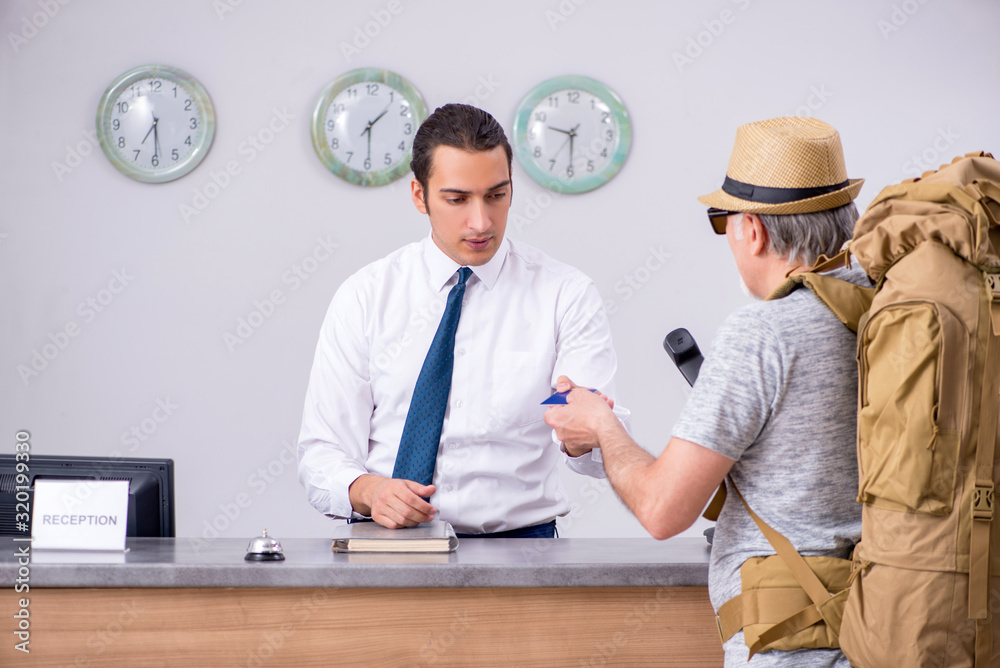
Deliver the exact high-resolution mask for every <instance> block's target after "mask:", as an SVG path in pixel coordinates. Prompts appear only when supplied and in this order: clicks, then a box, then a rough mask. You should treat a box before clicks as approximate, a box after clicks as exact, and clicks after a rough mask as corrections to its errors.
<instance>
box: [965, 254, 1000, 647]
mask: <svg viewBox="0 0 1000 668" xmlns="http://www.w3.org/2000/svg"><path fill="white" fill-rule="evenodd" d="M987 290H988V291H989V294H990V296H991V297H992V299H991V300H990V304H989V307H988V308H989V312H990V313H989V315H990V318H989V320H988V322H987V327H986V337H987V348H986V370H985V373H984V376H983V392H982V398H981V400H980V401H981V402H982V403H981V406H980V414H979V415H980V422H979V443H978V444H977V445H976V488H975V490H974V491H973V497H972V538H971V541H970V545H969V558H970V562H969V618H970V619H974V620H976V664H975V665H976V666H987V665H989V662H990V657H991V654H992V634H991V630H990V623H989V622H990V620H989V602H988V600H987V597H988V592H989V579H990V578H989V576H990V525H991V524H992V523H993V518H994V508H995V495H994V489H993V461H994V456H995V454H996V450H995V446H996V442H997V420H998V416H997V408H998V404H1000V389H998V382H1000V275H998V274H989V275H987ZM994 614H996V613H994Z"/></svg>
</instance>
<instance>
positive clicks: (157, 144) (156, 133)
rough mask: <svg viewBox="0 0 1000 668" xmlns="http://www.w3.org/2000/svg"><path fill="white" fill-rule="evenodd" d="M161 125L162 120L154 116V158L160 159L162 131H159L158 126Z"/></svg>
mask: <svg viewBox="0 0 1000 668" xmlns="http://www.w3.org/2000/svg"><path fill="white" fill-rule="evenodd" d="M159 123H160V119H159V118H157V117H156V116H153V157H154V158H156V157H159V155H160V131H159V130H157V126H158V125H159Z"/></svg>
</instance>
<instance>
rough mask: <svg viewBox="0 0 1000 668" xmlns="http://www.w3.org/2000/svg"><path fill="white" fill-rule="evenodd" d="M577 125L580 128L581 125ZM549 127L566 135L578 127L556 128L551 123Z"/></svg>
mask: <svg viewBox="0 0 1000 668" xmlns="http://www.w3.org/2000/svg"><path fill="white" fill-rule="evenodd" d="M576 127H577V128H578V127H580V126H579V125H577V126H576ZM548 128H549V130H555V131H556V132H561V133H563V134H564V135H568V134H573V130H576V128H573V130H563V129H562V128H554V127H552V126H551V125H549V126H548Z"/></svg>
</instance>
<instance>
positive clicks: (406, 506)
mask: <svg viewBox="0 0 1000 668" xmlns="http://www.w3.org/2000/svg"><path fill="white" fill-rule="evenodd" d="M435 490H436V488H435V487H434V485H421V484H420V483H418V482H414V481H412V480H401V479H399V478H385V477H383V476H379V475H372V474H366V475H363V476H360V477H359V478H358V479H357V480H355V481H354V482H353V483H351V487H350V489H349V490H348V491H349V494H350V497H351V505H352V506H353V507H354V510H355V511H357V512H359V513H361V514H362V515H368V516H369V517H371V518H372V519H373V520H375V521H376V522H378V523H379V524H381V525H382V526H384V527H386V528H389V529H400V528H402V527H412V526H416V525H418V524H421V523H423V522H429V521H430V520H432V519H434V515H435V514H436V513H437V510H436V509H435V508H434V506H432V505H431V504H429V503H427V502H426V501H424V498H428V497H430V496H431V495H432V494H433V493H434V492H435ZM421 497H423V498H421Z"/></svg>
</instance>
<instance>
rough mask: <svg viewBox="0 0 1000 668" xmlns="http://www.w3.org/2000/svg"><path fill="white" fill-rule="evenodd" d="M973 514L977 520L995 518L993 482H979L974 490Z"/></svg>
mask: <svg viewBox="0 0 1000 668" xmlns="http://www.w3.org/2000/svg"><path fill="white" fill-rule="evenodd" d="M972 516H973V517H974V518H975V519H977V520H986V521H987V522H989V521H990V520H992V519H993V482H992V481H990V482H986V483H977V484H976V488H975V489H974V490H972Z"/></svg>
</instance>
